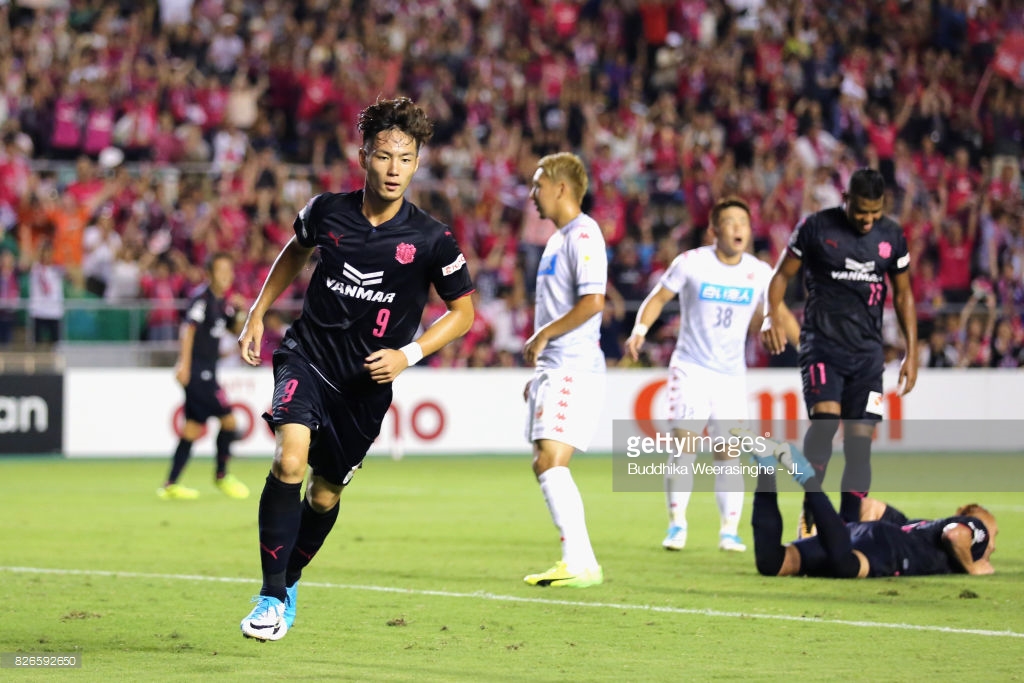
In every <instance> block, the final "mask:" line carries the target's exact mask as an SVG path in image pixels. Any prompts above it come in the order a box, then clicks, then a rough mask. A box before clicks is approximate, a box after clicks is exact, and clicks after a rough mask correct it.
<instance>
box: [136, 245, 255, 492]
mask: <svg viewBox="0 0 1024 683" xmlns="http://www.w3.org/2000/svg"><path fill="white" fill-rule="evenodd" d="M206 273H207V277H208V278H209V282H208V283H207V284H206V285H205V286H203V287H202V288H200V290H199V291H198V292H197V293H196V295H195V296H194V297H192V300H191V301H189V303H188V307H187V308H186V313H185V319H184V321H183V322H182V325H181V331H180V332H179V339H178V344H179V353H178V363H177V365H175V368H174V377H175V378H176V379H177V380H178V383H179V384H181V386H182V387H184V388H185V408H184V410H185V425H184V427H183V428H182V430H181V438H180V439H179V440H178V447H177V448H176V449H175V450H174V457H173V459H172V460H171V471H170V472H169V473H168V474H167V480H166V481H165V482H164V485H163V486H161V487H160V488H159V489H157V492H156V494H157V495H158V496H159V497H160V498H163V499H164V500H190V499H193V498H198V497H199V491H197V490H196V489H193V488H190V487H188V486H182V485H181V484H179V483H178V477H180V476H181V473H182V471H184V469H185V465H187V464H188V461H189V458H190V457H191V456H192V444H193V442H195V440H196V439H198V438H199V437H200V436H202V434H203V429H204V427H205V426H206V421H207V420H208V419H210V418H211V417H216V418H217V419H218V420H219V421H220V432H218V434H217V472H216V475H215V480H214V481H215V483H216V485H217V488H218V489H220V490H221V492H223V493H224V495H226V496H228V497H229V498H248V497H249V488H248V487H247V486H246V485H245V484H243V483H242V482H240V481H239V480H238V479H237V478H236V477H235V476H234V475H232V474H228V459H230V457H231V442H233V441H235V440H236V439H237V438H238V435H237V432H236V431H235V430H236V429H237V426H238V423H237V421H236V420H235V416H234V414H233V413H232V412H231V406H230V405H228V402H227V399H226V398H225V396H224V391H223V390H222V389H221V388H220V385H219V384H218V383H217V361H218V360H219V359H220V340H221V338H222V337H223V336H224V333H225V332H226V331H228V330H230V331H232V332H234V333H237V332H238V325H237V323H236V319H235V316H236V313H235V309H234V306H232V305H231V304H230V303H228V302H227V301H226V300H225V296H226V295H227V292H228V290H229V289H231V283H232V282H233V281H234V279H235V265H234V260H233V259H232V258H231V255H230V254H227V253H224V252H217V253H215V254H212V255H211V256H210V257H209V258H208V259H207V262H206Z"/></svg>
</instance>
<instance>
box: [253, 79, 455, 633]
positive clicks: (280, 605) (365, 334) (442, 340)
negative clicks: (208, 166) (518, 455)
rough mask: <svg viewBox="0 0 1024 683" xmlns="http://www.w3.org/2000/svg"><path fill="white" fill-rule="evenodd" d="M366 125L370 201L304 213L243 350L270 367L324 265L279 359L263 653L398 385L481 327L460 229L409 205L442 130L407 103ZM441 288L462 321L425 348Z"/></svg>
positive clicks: (447, 320)
mask: <svg viewBox="0 0 1024 683" xmlns="http://www.w3.org/2000/svg"><path fill="white" fill-rule="evenodd" d="M358 126H359V130H360V132H361V133H362V147H360V149H359V164H360V166H361V167H362V168H363V170H364V171H365V173H366V176H365V181H364V187H363V189H362V190H358V191H356V192H350V193H347V194H331V193H324V194H321V195H317V196H316V197H314V198H313V199H311V200H310V201H309V203H308V204H306V206H305V208H303V209H302V211H300V212H299V215H298V217H297V218H296V219H295V224H294V228H295V236H294V237H293V238H292V239H291V240H290V241H289V242H288V244H286V245H285V247H284V249H283V250H282V251H281V253H280V255H279V256H278V257H277V260H276V261H275V262H274V265H273V267H272V268H271V270H270V273H268V275H267V279H266V282H265V283H264V285H263V289H262V290H261V291H260V294H259V296H258V297H257V299H256V302H255V303H254V304H253V305H252V308H251V309H250V311H249V317H248V318H247V319H246V322H245V328H244V329H243V330H242V334H241V336H240V337H239V339H238V344H239V348H240V351H241V356H242V359H243V360H244V361H245V362H246V363H248V364H250V365H258V364H259V363H260V340H261V338H262V336H263V317H264V315H265V314H266V312H267V311H268V310H269V309H270V307H271V305H272V304H273V303H274V300H275V299H277V297H278V296H280V294H281V292H282V291H284V289H285V288H286V287H287V286H288V285H289V284H291V282H292V281H293V280H294V279H295V277H296V276H297V275H298V274H299V272H300V271H301V270H302V269H303V268H304V267H305V266H306V263H307V261H309V259H310V257H311V256H312V255H313V254H314V253H316V255H317V264H316V268H315V270H314V272H313V276H312V279H311V280H310V282H309V286H308V288H307V291H306V295H305V300H304V301H303V308H302V314H301V315H300V316H299V318H298V319H297V320H296V321H295V323H294V324H293V325H292V326H291V328H290V329H289V331H288V333H287V334H286V335H285V337H284V339H283V340H282V342H281V348H279V349H278V350H277V351H276V352H275V353H274V357H273V362H274V398H273V404H272V407H271V410H270V412H269V413H267V414H265V415H264V416H263V417H264V419H266V420H267V422H268V423H269V424H270V425H271V426H272V427H273V429H274V432H275V434H276V440H277V447H276V449H275V453H274V462H273V465H272V467H271V470H270V474H269V475H268V476H267V481H266V485H265V486H264V488H263V494H262V496H261V498H260V506H259V541H260V561H261V566H262V570H263V587H262V588H261V590H260V594H259V596H258V597H257V598H255V599H254V601H255V602H256V603H257V604H256V606H255V607H254V608H253V610H252V612H251V613H250V614H249V615H248V616H246V618H245V619H243V620H242V624H241V627H242V633H243V634H244V635H245V636H247V637H250V638H257V639H259V640H279V639H281V638H283V637H284V635H285V634H286V633H287V631H288V629H289V628H291V626H292V624H293V623H294V621H295V601H296V596H297V584H298V580H299V577H300V576H301V574H302V569H303V568H304V567H305V566H306V565H307V564H308V563H309V561H310V560H311V559H312V558H313V556H314V554H315V553H316V552H317V550H319V548H320V546H321V545H322V544H323V542H324V540H325V539H326V537H327V534H328V533H329V532H330V530H331V528H332V527H333V526H334V522H335V520H336V519H337V517H338V503H339V500H340V497H341V492H342V489H343V488H344V487H345V486H346V485H347V484H348V483H349V482H350V481H351V479H352V476H353V475H354V474H355V472H356V470H357V469H359V467H360V466H361V465H362V462H363V458H364V456H365V455H366V452H367V450H368V449H369V447H370V445H371V444H372V443H373V441H374V439H376V438H377V435H378V434H379V433H380V426H381V422H382V421H383V420H384V416H385V414H386V413H387V410H388V407H389V406H390V405H391V383H392V382H393V381H394V380H395V378H396V377H398V375H399V373H401V372H402V371H403V370H405V369H406V368H408V367H410V366H412V365H415V364H416V363H417V362H418V361H419V360H420V359H421V358H422V357H423V356H424V355H429V354H431V353H434V352H435V351H437V350H438V349H440V348H441V347H443V346H444V345H445V344H447V343H449V342H451V341H452V340H454V339H457V338H458V337H461V336H462V335H464V334H465V333H466V332H467V331H468V330H469V328H470V325H472V323H473V317H474V312H473V303H472V300H471V298H470V296H469V294H470V293H471V292H472V291H473V282H472V280H471V278H470V275H469V272H468V268H467V266H466V258H465V256H463V254H462V251H461V250H460V249H459V246H458V244H457V243H456V241H455V238H454V237H453V236H452V233H451V231H450V230H449V229H448V227H447V226H445V225H444V224H442V223H440V222H438V221H437V220H435V219H434V218H432V217H431V216H429V215H428V214H426V213H425V212H423V211H422V210H420V209H419V208H417V207H416V206H415V205H413V204H412V203H411V202H408V201H406V200H405V190H406V188H407V187H408V186H409V183H410V181H411V180H412V177H413V174H414V173H415V172H416V169H417V167H418V166H419V158H420V157H419V154H420V151H421V149H422V147H423V145H424V144H426V143H427V141H428V140H429V139H430V137H431V135H432V133H433V124H432V123H431V121H430V120H429V119H428V118H427V116H426V114H425V113H424V112H423V110H422V109H421V108H419V107H418V106H416V105H415V104H414V103H413V102H412V101H411V100H409V99H408V98H404V97H400V98H396V99H390V100H378V101H377V102H376V103H375V104H372V105H370V106H369V107H367V108H365V109H364V110H363V111H362V112H361V113H360V115H359V123H358ZM431 285H433V286H434V288H435V289H436V290H437V293H438V294H439V295H440V297H441V298H442V299H443V300H444V301H445V303H446V304H447V307H448V312H447V313H446V314H445V315H443V316H442V317H441V318H440V319H438V320H437V321H436V322H435V323H434V324H433V325H431V326H430V327H429V328H428V329H427V330H426V331H425V332H424V333H423V334H422V335H421V336H420V337H419V338H418V339H416V340H415V341H414V340H413V337H414V336H415V334H416V331H417V329H418V326H419V323H420V316H421V314H422V312H423V308H424V305H425V304H426V301H427V296H428V294H429V291H430V287H431ZM307 464H308V465H309V466H310V467H311V468H312V472H311V473H310V477H309V483H308V486H307V488H306V492H305V496H304V497H302V498H301V499H300V489H301V486H302V481H303V478H304V477H305V474H306V467H307Z"/></svg>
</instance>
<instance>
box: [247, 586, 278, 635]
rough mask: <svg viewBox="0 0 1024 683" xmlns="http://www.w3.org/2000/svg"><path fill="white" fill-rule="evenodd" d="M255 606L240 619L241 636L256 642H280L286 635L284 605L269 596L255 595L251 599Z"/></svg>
mask: <svg viewBox="0 0 1024 683" xmlns="http://www.w3.org/2000/svg"><path fill="white" fill-rule="evenodd" d="M252 601H253V602H255V603H256V606H255V607H253V608H252V611H251V612H249V615H248V616H247V617H246V618H245V619H242V635H244V636H245V637H246V638H255V639H256V640H281V639H282V638H284V635H285V634H286V633H288V623H287V622H286V621H285V618H284V610H285V605H284V603H283V602H281V601H280V600H278V599H277V598H274V597H271V596H269V595H257V596H256V597H254V598H253V599H252Z"/></svg>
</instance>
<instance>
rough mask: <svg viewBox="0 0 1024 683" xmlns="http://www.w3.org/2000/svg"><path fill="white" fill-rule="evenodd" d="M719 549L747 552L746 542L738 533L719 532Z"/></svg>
mask: <svg viewBox="0 0 1024 683" xmlns="http://www.w3.org/2000/svg"><path fill="white" fill-rule="evenodd" d="M718 549H719V550H726V551H729V552H733V553H745V552H747V546H746V544H745V543H744V542H743V541H742V540H741V539H740V537H739V536H737V535H736V534H725V533H722V534H718Z"/></svg>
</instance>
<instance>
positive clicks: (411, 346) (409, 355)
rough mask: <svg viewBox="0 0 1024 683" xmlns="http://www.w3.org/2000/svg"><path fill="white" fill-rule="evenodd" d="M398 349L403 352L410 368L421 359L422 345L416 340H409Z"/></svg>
mask: <svg viewBox="0 0 1024 683" xmlns="http://www.w3.org/2000/svg"><path fill="white" fill-rule="evenodd" d="M398 350H399V351H401V352H402V353H404V354H405V362H406V363H408V364H409V367H410V368H411V367H412V366H414V365H416V364H417V363H419V362H420V361H421V360H423V347H421V346H420V345H419V344H417V343H416V342H409V343H408V344H406V345H405V346H403V347H402V348H400V349H398Z"/></svg>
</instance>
